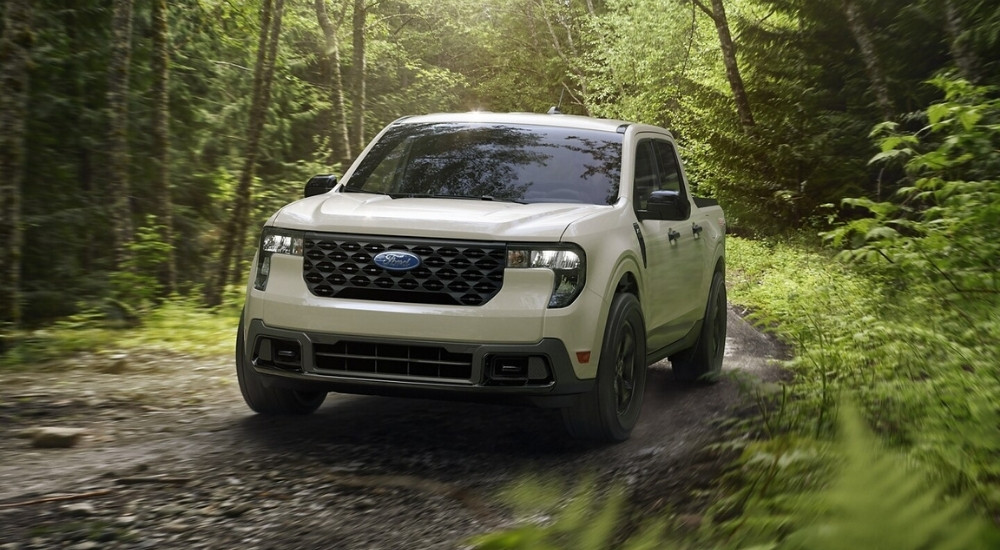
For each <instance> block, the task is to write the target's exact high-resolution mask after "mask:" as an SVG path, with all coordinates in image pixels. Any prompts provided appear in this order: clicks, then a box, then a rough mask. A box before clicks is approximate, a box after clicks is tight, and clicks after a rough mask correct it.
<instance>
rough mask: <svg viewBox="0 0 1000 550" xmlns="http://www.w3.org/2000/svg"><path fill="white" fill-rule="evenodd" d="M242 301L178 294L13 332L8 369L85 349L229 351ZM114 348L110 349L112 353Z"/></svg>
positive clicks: (207, 354) (6, 362)
mask: <svg viewBox="0 0 1000 550" xmlns="http://www.w3.org/2000/svg"><path fill="white" fill-rule="evenodd" d="M241 303H242V300H240V299H236V298H232V299H229V300H227V301H226V303H224V304H223V305H222V306H220V307H219V308H215V309H207V308H205V307H203V306H202V305H201V304H200V303H199V302H198V301H197V300H196V299H194V298H187V297H179V296H174V297H172V298H170V299H169V300H167V301H165V302H163V303H161V304H159V305H158V306H156V307H153V308H149V309H148V310H146V311H140V312H129V317H130V318H129V319H123V316H122V315H120V314H119V312H118V311H117V310H110V311H109V309H108V308H107V307H104V308H92V309H86V310H84V311H83V312H81V313H79V314H77V315H74V316H72V317H69V318H67V319H63V320H60V321H57V322H56V323H54V324H52V325H50V326H48V327H45V328H42V329H36V330H26V331H22V332H19V333H15V334H14V335H13V338H12V340H13V341H14V342H15V343H14V345H13V347H12V349H11V350H9V351H8V352H7V353H6V354H4V355H3V356H2V357H0V361H2V363H0V364H2V366H3V368H11V369H17V368H37V367H38V366H39V365H40V364H42V363H44V362H46V361H49V360H53V359H61V358H65V357H69V356H72V355H74V354H76V353H81V352H102V353H107V352H114V353H118V352H124V351H128V350H132V349H143V350H164V351H173V352H179V353H185V354H190V355H196V356H203V357H216V356H219V355H223V354H229V353H230V352H231V351H232V348H233V343H234V342H235V334H236V325H237V324H238V323H239V314H240V304H241ZM109 350H110V351H109Z"/></svg>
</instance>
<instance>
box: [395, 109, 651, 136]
mask: <svg viewBox="0 0 1000 550" xmlns="http://www.w3.org/2000/svg"><path fill="white" fill-rule="evenodd" d="M442 122H459V123H486V124H527V125H534V126H557V127H560V128H579V129H584V130H599V131H601V130H603V131H608V132H624V130H625V128H627V127H629V126H632V125H633V123H631V122H627V121H624V120H613V119H605V118H593V117H587V116H578V115H563V114H538V113H494V112H490V111H471V112H468V113H434V114H429V115H418V116H409V117H403V118H400V119H398V120H396V121H395V122H393V124H422V123H442Z"/></svg>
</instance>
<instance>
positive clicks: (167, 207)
mask: <svg viewBox="0 0 1000 550" xmlns="http://www.w3.org/2000/svg"><path fill="white" fill-rule="evenodd" d="M168 28H169V24H168V22H167V0H153V103H154V105H153V128H152V138H153V140H152V141H153V159H154V164H155V166H156V171H157V173H156V175H155V180H156V181H155V185H156V217H157V222H158V224H159V226H160V228H161V229H160V240H162V241H163V242H164V243H166V244H168V245H170V248H169V249H168V251H167V257H166V259H165V261H164V263H163V265H162V266H161V267H160V273H159V278H160V284H161V285H162V288H163V291H164V293H165V294H170V293H171V292H173V291H175V290H176V289H177V270H176V267H175V262H174V221H173V202H172V199H171V197H170V96H169V91H168V84H169V81H170V72H169V63H170V44H169V36H168V34H167V29H168Z"/></svg>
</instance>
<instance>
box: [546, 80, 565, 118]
mask: <svg viewBox="0 0 1000 550" xmlns="http://www.w3.org/2000/svg"><path fill="white" fill-rule="evenodd" d="M565 93H566V88H565V87H563V89H562V90H559V103H557V104H556V105H554V106H552V107H549V114H550V115H561V114H562V111H560V110H559V108H560V107H562V100H563V94H565Z"/></svg>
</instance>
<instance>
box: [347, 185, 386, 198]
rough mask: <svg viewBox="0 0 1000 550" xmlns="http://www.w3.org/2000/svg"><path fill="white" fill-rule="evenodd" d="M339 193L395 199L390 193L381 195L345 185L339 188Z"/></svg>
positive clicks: (381, 193) (378, 192)
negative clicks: (383, 196)
mask: <svg viewBox="0 0 1000 550" xmlns="http://www.w3.org/2000/svg"><path fill="white" fill-rule="evenodd" d="M340 192H341V193H345V192H346V193H368V194H369V195H385V196H387V197H391V198H394V199H395V198H396V197H394V196H393V194H392V193H383V192H382V191H371V190H368V189H362V188H360V187H351V186H350V185H345V186H343V187H341V188H340Z"/></svg>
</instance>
